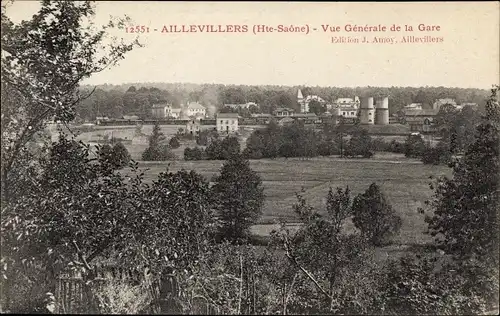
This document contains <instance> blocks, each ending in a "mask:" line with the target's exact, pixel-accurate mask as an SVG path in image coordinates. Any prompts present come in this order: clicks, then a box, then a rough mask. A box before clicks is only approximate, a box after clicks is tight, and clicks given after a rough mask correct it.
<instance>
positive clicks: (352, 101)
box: [335, 98, 354, 103]
mask: <svg viewBox="0 0 500 316" xmlns="http://www.w3.org/2000/svg"><path fill="white" fill-rule="evenodd" d="M335 103H354V99H351V98H338V99H337V100H336V101H335Z"/></svg>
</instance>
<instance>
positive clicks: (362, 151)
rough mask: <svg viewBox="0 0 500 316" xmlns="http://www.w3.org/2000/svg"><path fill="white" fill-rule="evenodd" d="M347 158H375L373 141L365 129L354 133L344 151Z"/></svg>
mask: <svg viewBox="0 0 500 316" xmlns="http://www.w3.org/2000/svg"><path fill="white" fill-rule="evenodd" d="M344 154H345V156H347V157H355V156H362V157H363V158H370V157H372V156H373V149H372V140H371V137H370V135H368V131H366V130H365V129H361V130H356V131H354V133H353V135H352V137H351V139H350V140H349V142H348V143H347V146H346V148H345V151H344Z"/></svg>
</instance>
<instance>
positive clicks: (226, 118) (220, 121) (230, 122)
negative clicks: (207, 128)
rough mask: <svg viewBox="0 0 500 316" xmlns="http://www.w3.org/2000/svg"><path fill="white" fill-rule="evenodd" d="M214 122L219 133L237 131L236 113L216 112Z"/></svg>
mask: <svg viewBox="0 0 500 316" xmlns="http://www.w3.org/2000/svg"><path fill="white" fill-rule="evenodd" d="M215 124H216V128H217V132H219V133H222V132H226V133H228V134H229V133H235V132H237V131H238V113H218V114H217V119H216V123H215Z"/></svg>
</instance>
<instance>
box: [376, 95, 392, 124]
mask: <svg viewBox="0 0 500 316" xmlns="http://www.w3.org/2000/svg"><path fill="white" fill-rule="evenodd" d="M375 124H377V125H388V124H389V98H388V97H385V98H383V99H382V100H381V101H377V109H376V113H375Z"/></svg>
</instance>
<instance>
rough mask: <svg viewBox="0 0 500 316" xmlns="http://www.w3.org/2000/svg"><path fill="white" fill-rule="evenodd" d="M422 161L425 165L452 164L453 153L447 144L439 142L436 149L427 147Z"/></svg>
mask: <svg viewBox="0 0 500 316" xmlns="http://www.w3.org/2000/svg"><path fill="white" fill-rule="evenodd" d="M421 159H422V162H423V163H424V164H433V165H439V164H449V163H450V162H451V152H450V149H449V147H448V146H447V145H446V144H445V143H443V142H439V143H438V145H437V146H436V147H435V148H432V147H427V148H426V149H425V151H424V152H423V154H422V158H421Z"/></svg>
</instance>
